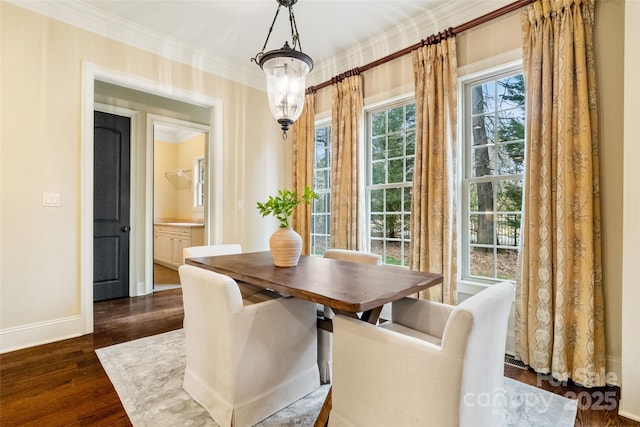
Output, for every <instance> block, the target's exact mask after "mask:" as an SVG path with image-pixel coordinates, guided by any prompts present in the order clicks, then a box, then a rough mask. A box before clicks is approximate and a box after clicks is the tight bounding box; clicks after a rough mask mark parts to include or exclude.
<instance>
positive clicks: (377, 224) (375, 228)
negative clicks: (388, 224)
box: [370, 215, 384, 237]
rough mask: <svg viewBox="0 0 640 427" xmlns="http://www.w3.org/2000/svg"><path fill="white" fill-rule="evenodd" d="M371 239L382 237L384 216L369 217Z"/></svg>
mask: <svg viewBox="0 0 640 427" xmlns="http://www.w3.org/2000/svg"><path fill="white" fill-rule="evenodd" d="M370 228H371V237H383V236H384V215H371V227H370Z"/></svg>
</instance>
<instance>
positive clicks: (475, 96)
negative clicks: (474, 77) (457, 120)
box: [471, 82, 496, 114]
mask: <svg viewBox="0 0 640 427" xmlns="http://www.w3.org/2000/svg"><path fill="white" fill-rule="evenodd" d="M495 90H496V87H495V83H494V82H486V83H482V84H479V85H477V86H473V87H472V88H471V112H472V113H473V114H481V113H484V112H487V111H493V110H494V109H495Z"/></svg>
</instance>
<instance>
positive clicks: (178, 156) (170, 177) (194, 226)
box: [150, 115, 209, 292]
mask: <svg viewBox="0 0 640 427" xmlns="http://www.w3.org/2000/svg"><path fill="white" fill-rule="evenodd" d="M150 119H151V126H152V128H153V224H154V225H153V228H154V230H153V291H154V292H158V291H163V290H167V289H174V288H177V287H180V280H179V277H178V272H177V269H178V267H179V266H180V265H181V264H182V249H183V248H184V247H189V246H199V245H202V244H204V236H205V235H206V234H207V233H206V229H207V224H206V221H205V215H204V214H205V210H206V209H207V198H206V187H207V185H206V184H207V181H208V180H207V175H208V173H209V171H208V169H209V168H208V167H207V162H206V157H207V156H206V140H207V134H208V130H209V129H208V127H206V126H202V125H199V124H196V123H191V122H186V121H178V120H175V119H169V118H166V117H157V116H155V115H153V116H151V117H150Z"/></svg>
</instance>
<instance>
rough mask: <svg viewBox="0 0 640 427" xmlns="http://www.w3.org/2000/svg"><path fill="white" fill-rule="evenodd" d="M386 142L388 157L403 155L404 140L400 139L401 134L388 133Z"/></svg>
mask: <svg viewBox="0 0 640 427" xmlns="http://www.w3.org/2000/svg"><path fill="white" fill-rule="evenodd" d="M388 144H389V146H388V148H387V158H388V159H391V158H393V157H402V156H404V142H403V139H402V135H400V134H395V135H389V142H388Z"/></svg>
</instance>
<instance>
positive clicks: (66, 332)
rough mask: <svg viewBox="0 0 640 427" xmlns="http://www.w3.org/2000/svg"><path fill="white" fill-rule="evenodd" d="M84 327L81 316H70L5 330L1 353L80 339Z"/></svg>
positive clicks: (0, 340)
mask: <svg viewBox="0 0 640 427" xmlns="http://www.w3.org/2000/svg"><path fill="white" fill-rule="evenodd" d="M83 327H84V323H83V320H82V317H81V316H70V317H64V318H61V319H56V320H50V321H47V322H40V323H32V324H30V325H25V326H18V327H15V328H8V329H3V330H0V353H7V352H10V351H15V350H20V349H23V348H28V347H34V346H37V345H41V344H48V343H51V342H55V341H60V340H64V339H67V338H74V337H78V336H80V335H82V333H83Z"/></svg>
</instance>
